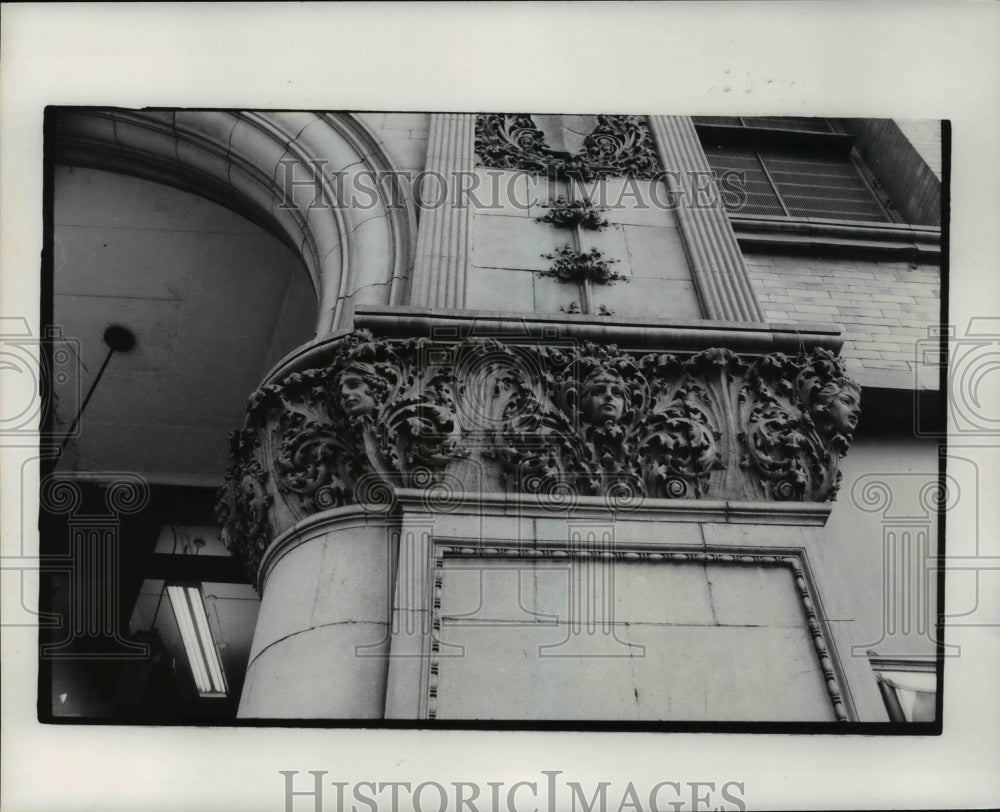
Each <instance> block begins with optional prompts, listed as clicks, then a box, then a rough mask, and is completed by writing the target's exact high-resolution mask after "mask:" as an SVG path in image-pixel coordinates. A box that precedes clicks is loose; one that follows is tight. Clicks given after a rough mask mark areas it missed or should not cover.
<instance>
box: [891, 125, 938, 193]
mask: <svg viewBox="0 0 1000 812" xmlns="http://www.w3.org/2000/svg"><path fill="white" fill-rule="evenodd" d="M896 124H897V126H898V127H899V129H901V130H902V131H903V135H905V136H906V137H907V139H908V140H909V142H910V143H911V144H913V148H914V149H915V150H916V151H917V152H919V153H920V157H921V158H923V159H924V161H926V162H927V166H929V167H930V169H931V172H933V173H934V174H935V175H937V177H938V180H940V179H941V122H940V121H926V120H924V119H911V118H897V119H896Z"/></svg>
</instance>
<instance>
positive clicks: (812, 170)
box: [694, 117, 892, 223]
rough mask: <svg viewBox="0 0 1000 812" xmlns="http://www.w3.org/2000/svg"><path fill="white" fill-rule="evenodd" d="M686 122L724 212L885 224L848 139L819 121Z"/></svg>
mask: <svg viewBox="0 0 1000 812" xmlns="http://www.w3.org/2000/svg"><path fill="white" fill-rule="evenodd" d="M694 121H695V123H696V124H697V125H700V126H699V127H698V129H699V133H700V135H701V139H702V146H703V148H704V150H705V156H706V158H707V159H708V164H709V166H710V167H711V168H712V172H713V174H714V175H715V177H716V181H717V182H718V183H719V185H720V188H721V189H722V191H723V194H722V202H723V205H724V206H725V208H726V210H727V211H728V212H729V213H730V214H733V215H747V216H752V215H768V216H775V217H814V218H827V219H836V220H859V221H867V222H879V223H885V222H891V220H892V218H891V216H890V215H889V212H888V211H887V209H886V206H885V205H884V203H883V202H882V201H881V200H880V198H879V197H878V195H877V194H876V192H875V191H874V190H873V188H872V185H871V184H870V183H869V180H868V178H867V177H866V175H865V172H864V170H863V169H862V168H861V166H860V165H859V163H858V162H857V161H856V159H855V157H854V155H853V154H852V151H851V139H850V137H849V136H845V135H841V134H838V133H836V132H835V130H834V127H833V125H832V123H831V122H830V121H828V120H827V119H810V118H799V119H785V118H780V119H779V118H734V117H729V118H714V117H713V118H706V117H695V118H694ZM764 125H766V127H765V126H764ZM775 126H777V127H780V129H771V130H768V129H767V127H775ZM824 127H825V129H822V128H824ZM727 190H728V191H727Z"/></svg>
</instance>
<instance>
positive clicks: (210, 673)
mask: <svg viewBox="0 0 1000 812" xmlns="http://www.w3.org/2000/svg"><path fill="white" fill-rule="evenodd" d="M167 594H168V595H169V596H170V604H171V606H173V607H174V617H175V618H177V626H178V628H179V629H180V631H181V639H182V640H183V641H184V650H185V651H186V652H187V656H188V662H189V663H190V664H191V673H192V675H193V676H194V683H195V685H196V686H197V687H198V693H199V694H201V695H202V696H225V695H226V692H227V688H226V675H225V673H224V672H223V670H222V661H221V660H220V659H219V652H218V650H217V649H216V647H215V641H214V640H213V639H212V630H211V629H210V628H209V626H208V615H207V614H205V600H204V598H203V597H202V595H201V588H200V587H197V586H178V585H176V584H171V585H170V586H168V587H167Z"/></svg>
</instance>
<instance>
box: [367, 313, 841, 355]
mask: <svg viewBox="0 0 1000 812" xmlns="http://www.w3.org/2000/svg"><path fill="white" fill-rule="evenodd" d="M354 325H355V327H356V328H358V329H365V330H371V331H373V332H376V333H378V334H379V335H384V336H387V337H404V336H433V337H434V338H435V339H436V340H447V337H448V336H449V335H451V336H453V337H454V338H455V339H462V338H467V337H474V336H483V337H486V336H489V337H495V338H501V339H503V340H504V341H514V342H517V341H525V342H537V341H539V340H542V341H546V340H548V341H551V340H554V339H557V338H565V339H570V340H579V341H595V342H601V343H609V344H615V345H616V346H618V347H619V348H620V349H623V350H627V351H643V350H645V351H649V350H654V349H658V350H660V351H672V352H697V351H700V350H704V349H707V348H709V347H718V346H725V347H729V348H730V349H732V350H733V351H734V352H740V353H766V352H786V353H796V352H798V351H799V350H801V349H803V348H805V349H806V350H811V349H815V348H823V349H827V350H830V351H831V352H839V351H840V348H841V346H842V345H843V339H842V338H841V332H840V328H839V327H837V326H836V325H832V324H815V325H809V324H784V323H778V322H750V323H748V322H745V321H735V322H734V321H716V320H709V319H697V320H691V321H676V320H669V321H667V320H664V321H661V320H653V319H634V318H630V319H628V320H627V321H615V319H614V318H613V317H612V318H606V317H602V318H601V319H594V318H593V317H587V316H585V315H581V316H576V315H567V314H565V313H556V314H552V315H551V316H547V315H545V314H538V313H527V314H526V313H512V312H504V311H489V310H464V311H463V310H448V311H443V310H438V311H435V310H430V309H427V308H418V307H392V308H389V307H362V308H358V309H357V310H355V312H354Z"/></svg>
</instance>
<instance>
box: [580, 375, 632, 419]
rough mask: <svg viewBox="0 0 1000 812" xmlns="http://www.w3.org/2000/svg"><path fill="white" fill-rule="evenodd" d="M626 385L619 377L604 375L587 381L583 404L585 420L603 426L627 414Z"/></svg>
mask: <svg viewBox="0 0 1000 812" xmlns="http://www.w3.org/2000/svg"><path fill="white" fill-rule="evenodd" d="M625 394H626V392H625V384H624V382H623V381H622V379H621V378H619V377H618V376H617V375H611V374H609V373H602V374H599V375H595V376H593V377H590V378H588V379H587V381H586V383H585V384H584V389H583V399H582V403H581V407H582V409H581V410H582V412H583V416H584V418H586V419H587V420H588V421H590V422H591V423H595V424H598V425H603V424H604V423H605V422H607V421H608V420H611V421H617V420H621V419H622V415H624V414H625Z"/></svg>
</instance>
